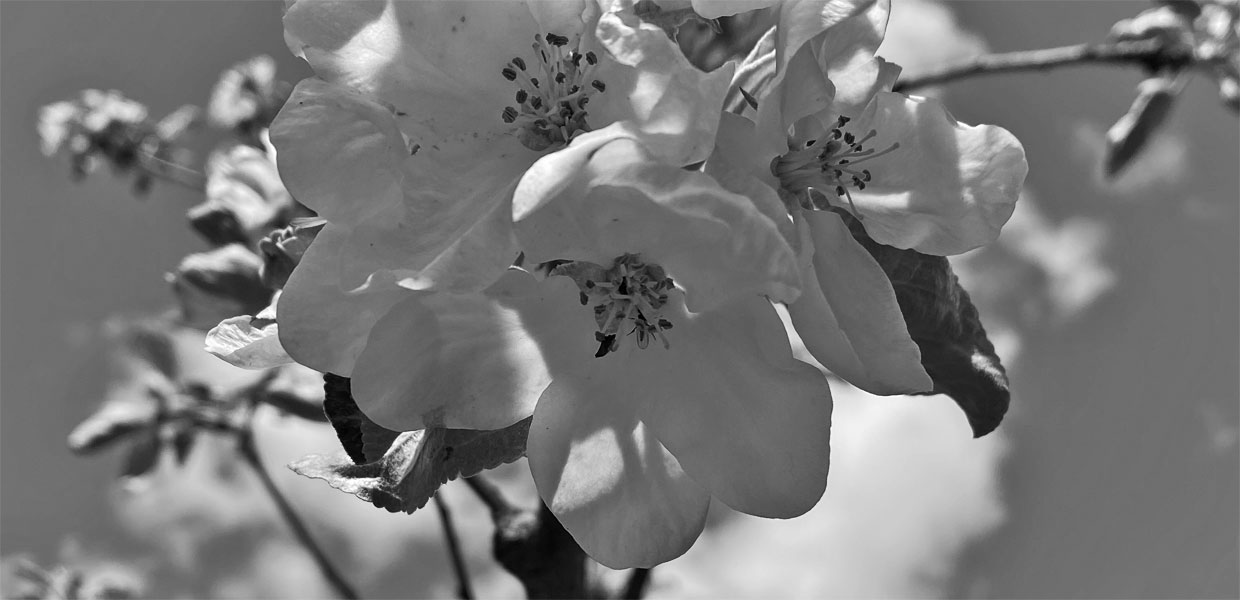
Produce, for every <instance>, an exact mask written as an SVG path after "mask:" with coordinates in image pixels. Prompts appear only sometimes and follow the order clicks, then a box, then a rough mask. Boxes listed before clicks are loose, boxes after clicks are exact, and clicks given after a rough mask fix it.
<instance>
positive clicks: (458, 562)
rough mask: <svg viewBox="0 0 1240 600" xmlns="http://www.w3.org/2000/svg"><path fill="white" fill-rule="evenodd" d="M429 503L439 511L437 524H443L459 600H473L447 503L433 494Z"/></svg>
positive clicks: (467, 573) (467, 572)
mask: <svg viewBox="0 0 1240 600" xmlns="http://www.w3.org/2000/svg"><path fill="white" fill-rule="evenodd" d="M431 501H432V502H434V503H435V508H437V509H439V522H440V523H442V524H443V535H444V539H445V540H446V541H447V544H448V557H449V558H451V559H452V570H453V571H454V572H455V573H456V582H457V587H456V593H457V595H458V596H460V597H461V600H473V597H474V589H473V586H472V585H471V584H470V582H469V571H468V570H467V569H466V568H465V557H464V556H463V555H462V554H461V542H460V540H459V539H458V538H457V536H456V527H455V526H454V525H453V524H452V513H451V511H449V510H448V503H447V502H444V500H443V498H440V497H439V494H435V496H434V497H433V498H431Z"/></svg>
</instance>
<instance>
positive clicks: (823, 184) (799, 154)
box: [771, 115, 900, 219]
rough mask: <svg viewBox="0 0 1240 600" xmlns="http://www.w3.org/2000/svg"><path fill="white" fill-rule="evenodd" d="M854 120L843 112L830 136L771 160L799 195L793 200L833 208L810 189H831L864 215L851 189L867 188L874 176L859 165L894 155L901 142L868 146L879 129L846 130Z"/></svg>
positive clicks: (816, 207)
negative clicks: (859, 209)
mask: <svg viewBox="0 0 1240 600" xmlns="http://www.w3.org/2000/svg"><path fill="white" fill-rule="evenodd" d="M850 120H851V119H849V118H848V117H846V116H843V115H840V116H839V117H838V118H837V119H836V121H835V127H833V128H832V129H831V130H830V131H828V132H827V135H825V136H823V137H820V138H818V139H813V140H809V141H807V142H805V147H804V148H799V149H794V150H790V151H789V152H788V153H787V154H784V155H783V156H780V157H778V158H776V159H775V160H773V161H771V172H772V173H773V174H774V175H775V176H776V177H778V178H779V180H780V182H781V183H782V184H783V187H784V189H785V190H787V191H789V192H792V193H793V194H792V196H791V197H792V198H796V200H790V201H792V202H796V203H797V204H800V205H801V206H802V207H803V208H806V209H807V210H825V209H829V208H831V206H830V205H829V204H825V203H823V202H821V201H819V200H816V199H815V198H814V196H813V195H812V194H810V193H809V191H810V190H819V191H826V190H830V191H831V192H834V194H835V196H836V198H838V199H841V200H845V201H847V203H848V207H849V209H850V210H851V211H852V213H853V214H854V215H855V216H856V217H857V218H858V219H861V218H862V217H861V213H860V212H859V211H858V210H857V206H856V204H855V203H854V202H853V198H852V192H851V191H850V190H849V188H855V189H856V190H858V191H861V190H864V189H865V188H866V186H867V185H868V184H869V183H870V182H871V181H872V180H873V177H874V176H873V174H872V173H871V172H870V170H869V169H858V168H857V165H859V164H861V163H863V162H866V161H868V160H873V159H875V158H878V157H880V156H885V155H887V154H890V153H892V152H894V151H896V150H897V149H899V148H900V144H899V143H898V142H897V143H892V144H891V145H890V146H888V147H887V148H884V149H883V150H875V149H873V148H865V147H864V146H863V145H862V144H863V143H865V142H868V141H870V140H872V139H874V138H875V137H876V136H877V135H878V132H877V131H876V130H874V129H871V130H869V131H867V132H866V133H865V135H863V136H861V137H857V136H856V135H855V134H854V133H852V132H848V131H844V129H843V127H844V125H846V124H847V123H848V122H849V121H850ZM802 190H805V191H806V195H805V199H804V200H801V199H800V198H801V196H800V192H801V191H802ZM819 198H822V196H821V195H820V196H819Z"/></svg>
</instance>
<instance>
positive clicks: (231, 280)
mask: <svg viewBox="0 0 1240 600" xmlns="http://www.w3.org/2000/svg"><path fill="white" fill-rule="evenodd" d="M261 267H262V261H261V260H260V259H259V258H258V256H257V255H255V254H254V253H253V252H251V251H249V250H248V249H246V248H245V246H242V245H240V244H229V245H227V246H221V247H219V248H216V249H214V250H211V251H209V252H202V253H199V254H191V255H189V256H186V257H185V259H184V260H182V261H181V264H180V266H178V267H177V270H176V272H175V273H169V274H168V275H167V279H168V282H169V283H171V284H172V290H173V292H174V293H175V294H176V296H177V300H178V301H180V304H181V318H182V320H183V321H184V323H185V324H186V325H188V326H190V327H195V328H198V329H202V330H207V329H211V328H212V327H215V326H216V325H217V324H219V322H220V321H223V320H224V319H227V318H229V317H235V316H237V315H252V314H255V313H257V312H258V311H260V310H262V309H263V307H264V306H267V303H268V302H269V301H270V300H271V290H269V289H268V288H267V286H265V285H263V282H262V280H261V279H260V278H259V274H258V272H259V269H260V268H261Z"/></svg>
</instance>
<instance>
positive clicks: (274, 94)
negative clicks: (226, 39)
mask: <svg viewBox="0 0 1240 600" xmlns="http://www.w3.org/2000/svg"><path fill="white" fill-rule="evenodd" d="M288 94H289V88H288V84H287V83H285V82H282V81H277V80H276V61H275V60H273V59H272V58H271V57H270V56H267V55H265V54H261V55H258V56H255V57H253V58H251V59H249V60H246V61H243V62H240V63H237V64H235V65H233V66H232V68H230V69H228V70H227V71H224V73H223V74H222V75H220V79H219V81H217V82H216V84H215V88H213V89H212V90H211V100H210V101H209V102H208V103H207V119H208V120H209V121H210V122H211V124H212V125H214V126H216V127H221V128H224V129H236V130H238V131H240V132H242V133H246V134H251V133H257V132H258V131H260V130H262V129H264V128H266V127H267V126H268V125H269V124H270V123H271V120H272V119H274V118H275V116H276V113H277V112H278V111H279V110H280V106H281V105H283V104H284V101H285V99H287V98H288Z"/></svg>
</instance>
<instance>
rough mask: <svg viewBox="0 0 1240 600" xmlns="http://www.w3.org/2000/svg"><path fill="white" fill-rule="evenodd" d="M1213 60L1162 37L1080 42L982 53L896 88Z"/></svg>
mask: <svg viewBox="0 0 1240 600" xmlns="http://www.w3.org/2000/svg"><path fill="white" fill-rule="evenodd" d="M1213 60H1215V59H1214V57H1204V58H1199V57H1195V56H1194V55H1193V51H1192V49H1191V48H1188V47H1182V46H1173V45H1169V44H1167V43H1165V42H1163V41H1162V40H1138V41H1121V42H1105V43H1100V44H1077V45H1074V46H1062V47H1059V48H1045V49H1041V50H1022V51H1018V52H1004V53H1001V54H988V55H983V56H979V57H977V58H975V59H973V60H972V61H969V62H966V63H964V64H961V65H955V66H952V67H947V68H945V69H941V70H938V71H934V72H930V73H926V74H924V75H918V76H916V77H908V78H904V79H901V80H899V81H898V82H896V84H895V87H894V91H897V92H909V91H911V90H916V89H919V88H924V87H929V86H933V85H938V84H941V83H948V82H951V81H955V80H958V79H965V78H968V77H975V76H978V75H994V74H999V73H1017V72H1022V71H1043V70H1047V69H1051V68H1054V67H1062V66H1068V65H1079V64H1118V65H1136V66H1142V67H1145V68H1147V69H1149V70H1157V69H1159V68H1165V67H1185V66H1189V65H1192V64H1195V63H1208V62H1212V61H1213Z"/></svg>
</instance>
